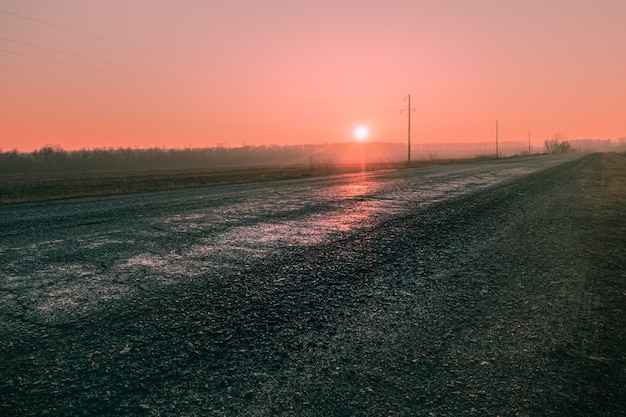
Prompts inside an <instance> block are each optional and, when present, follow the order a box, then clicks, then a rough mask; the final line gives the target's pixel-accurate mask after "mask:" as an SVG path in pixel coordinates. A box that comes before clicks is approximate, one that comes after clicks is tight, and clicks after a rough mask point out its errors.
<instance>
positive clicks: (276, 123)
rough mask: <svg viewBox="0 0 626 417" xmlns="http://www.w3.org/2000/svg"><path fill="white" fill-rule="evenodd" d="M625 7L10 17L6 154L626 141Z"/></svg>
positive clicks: (3, 44)
mask: <svg viewBox="0 0 626 417" xmlns="http://www.w3.org/2000/svg"><path fill="white" fill-rule="evenodd" d="M625 19H626V2H625V1H622V0H600V1H580V0H568V1H554V0H543V1H533V0H530V1H524V2H511V1H465V0H463V1H461V0H457V1H452V0H448V1H446V0H438V1H434V0H432V1H421V0H411V1H409V0H402V1H394V0H387V1H367V0H360V1H349V0H329V1H326V0H316V1H288V0H284V1H280V0H259V1H250V0H244V1H211V0H207V1H192V0H185V1H180V2H171V1H157V0H134V1H127V0H108V1H102V2H96V1H84V0H55V1H54V2H52V1H48V0H20V1H15V0H0V50H1V51H0V71H1V73H2V76H1V77H0V94H1V99H0V113H1V116H0V117H1V118H2V119H1V121H0V148H1V149H2V150H4V151H7V150H11V149H14V148H17V149H18V150H21V151H30V150H33V149H37V148H40V147H42V146H44V145H47V144H55V145H56V144H58V145H60V146H62V147H63V148H65V149H77V148H102V147H116V148H117V147H152V146H159V147H205V146H214V145H217V144H223V145H226V146H241V145H243V144H249V145H252V144H279V145H283V144H301V143H307V144H315V143H334V142H346V141H352V140H354V138H353V133H352V132H353V131H354V129H355V127H356V126H358V125H360V124H365V125H367V126H368V127H369V129H370V132H371V133H370V137H369V140H371V141H384V142H403V141H405V140H406V133H407V132H406V129H407V120H406V119H407V115H406V112H404V113H400V110H401V109H402V108H404V107H405V106H406V102H405V101H403V98H404V97H405V96H407V95H408V94H411V98H412V103H411V104H412V106H413V107H414V108H415V112H414V113H412V115H411V117H412V129H411V132H412V134H411V136H412V142H414V143H417V142H424V143H437V142H465V141H470V142H484V141H490V140H492V139H493V137H494V136H495V120H496V119H498V120H499V126H500V131H499V134H500V135H499V136H500V138H501V140H503V141H506V140H526V139H527V134H528V130H530V131H531V139H532V141H533V143H536V144H541V143H542V142H543V140H544V139H545V138H546V136H549V135H550V136H551V135H552V134H553V133H555V132H563V133H564V134H566V135H567V136H568V137H569V138H571V139H578V138H580V139H582V138H597V139H606V138H613V139H617V138H619V137H622V136H626V122H625V117H624V107H623V106H624V103H626V82H624V74H626V53H624V51H626V25H624V20H625Z"/></svg>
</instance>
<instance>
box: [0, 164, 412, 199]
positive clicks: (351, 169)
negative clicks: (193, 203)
mask: <svg viewBox="0 0 626 417" xmlns="http://www.w3.org/2000/svg"><path fill="white" fill-rule="evenodd" d="M401 166H406V164H401V163H379V164H367V165H335V164H332V163H324V164H316V165H289V166H262V167H232V168H215V169H189V170H160V171H101V172H58V173H28V174H4V175H0V203H17V202H32V201H45V200H53V199H61V198H71V197H88V196H102V195H113V194H125V193H138V192H149V191H164V190H173V189H180V188H193V187H210V186H218V185H232V184H244V183H253V182H264V181H280V180H290V179H299V178H307V177H319V176H328V175H336V174H345V173H356V172H362V171H375V170H383V169H394V168H399V167H401Z"/></svg>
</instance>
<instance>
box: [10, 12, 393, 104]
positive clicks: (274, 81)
mask: <svg viewBox="0 0 626 417" xmlns="http://www.w3.org/2000/svg"><path fill="white" fill-rule="evenodd" d="M0 13H4V14H7V15H10V16H14V17H18V18H20V19H25V20H29V21H32V22H36V23H39V24H42V25H46V26H50V27H54V28H56V29H61V30H64V31H68V32H71V33H75V34H78V35H82V36H86V37H89V38H92V39H97V40H99V41H104V42H109V43H112V44H116V45H119V46H124V47H126V48H131V49H134V50H138V51H142V52H145V53H149V54H152V55H157V56H161V57H165V58H168V59H171V60H176V61H184V62H188V63H192V64H199V63H198V62H194V61H190V60H184V59H182V58H180V57H176V56H173V55H169V54H165V53H163V52H158V51H155V50H152V49H149V48H144V47H141V46H137V45H133V44H130V43H127V42H121V41H118V40H115V39H110V38H107V37H104V36H98V35H94V34H91V33H87V32H83V31H80V30H76V29H72V28H69V27H66V26H62V25H58V24H55V23H51V22H46V21H44V20H41V19H35V18H32V17H29V16H25V15H23V14H19V13H14V12H10V11H8V10H3V9H0ZM114 65H116V64H114ZM202 65H206V64H202ZM209 67H210V68H213V69H216V70H219V71H224V72H229V73H232V74H237V75H241V76H245V77H249V78H256V79H260V80H264V81H269V82H272V83H276V84H283V85H288V86H292V87H298V88H304V89H308V90H311V91H320V92H326V93H333V94H337V92H336V91H324V90H320V89H317V88H313V87H310V86H305V85H301V84H294V83H287V82H284V81H281V80H275V79H272V78H267V77H263V76H260V75H256V74H250V73H247V72H243V71H239V70H233V69H229V68H224V67H220V66H217V65H209ZM225 88H232V87H225ZM339 94H341V93H339ZM363 98H364V99H365V98H367V97H363ZM369 99H376V100H381V98H374V97H369ZM384 100H389V99H384Z"/></svg>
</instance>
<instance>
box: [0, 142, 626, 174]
mask: <svg viewBox="0 0 626 417" xmlns="http://www.w3.org/2000/svg"><path fill="white" fill-rule="evenodd" d="M569 142H570V143H571V145H572V149H573V150H576V151H584V152H586V151H611V150H618V149H621V150H626V147H625V145H626V143H625V141H624V138H620V140H619V141H618V142H611V141H610V140H573V141H569ZM543 152H545V149H544V148H543V147H542V146H541V147H533V148H531V149H529V148H528V143H527V142H524V141H501V142H500V144H499V153H500V156H513V155H524V154H529V153H543ZM411 153H412V159H413V160H427V159H441V158H472V157H490V156H495V144H494V143H492V142H482V143H436V144H432V143H431V144H428V143H422V144H420V143H417V144H414V145H413V146H412V147H411ZM406 157H407V148H406V144H402V143H377V142H372V143H336V144H330V145H282V146H281V145H254V146H240V147H234V148H226V147H223V146H216V147H211V148H189V149H163V148H149V149H131V148H117V149H113V148H110V149H80V150H72V151H68V150H64V149H62V148H61V147H60V146H58V145H47V146H44V147H42V148H41V149H38V150H35V151H33V152H18V151H16V150H12V151H8V152H0V173H3V174H10V173H29V172H32V173H36V172H62V171H73V172H76V171H78V172H81V171H83V172H87V171H129V170H163V169H194V168H198V169H206V168H217V167H227V166H246V165H291V164H306V165H319V164H329V163H333V164H344V163H372V162H373V163H380V162H383V163H384V162H399V161H403V160H406Z"/></svg>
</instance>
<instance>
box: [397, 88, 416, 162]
mask: <svg viewBox="0 0 626 417" xmlns="http://www.w3.org/2000/svg"><path fill="white" fill-rule="evenodd" d="M407 99H408V100H409V107H407V108H406V109H402V110H400V113H402V112H403V111H407V112H408V116H409V145H408V146H409V148H408V151H409V152H408V155H409V158H408V161H409V163H411V110H413V111H415V109H414V108H411V95H410V94H409V95H408V96H407V97H405V98H404V100H407Z"/></svg>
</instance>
